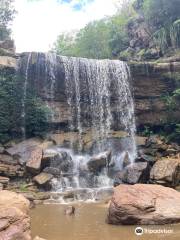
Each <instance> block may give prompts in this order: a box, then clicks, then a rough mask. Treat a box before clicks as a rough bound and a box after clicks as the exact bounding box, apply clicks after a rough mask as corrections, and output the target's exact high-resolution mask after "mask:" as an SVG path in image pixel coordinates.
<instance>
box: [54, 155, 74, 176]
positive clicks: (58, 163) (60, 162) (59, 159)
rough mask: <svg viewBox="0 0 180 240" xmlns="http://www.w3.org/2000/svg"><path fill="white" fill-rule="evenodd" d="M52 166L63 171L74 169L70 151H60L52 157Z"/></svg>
mask: <svg viewBox="0 0 180 240" xmlns="http://www.w3.org/2000/svg"><path fill="white" fill-rule="evenodd" d="M50 166H51V167H54V168H57V169H59V170H61V171H62V172H69V171H72V168H73V161H72V158H71V156H70V154H69V153H67V152H65V151H58V155H57V156H55V157H54V158H52V159H51V161H50Z"/></svg>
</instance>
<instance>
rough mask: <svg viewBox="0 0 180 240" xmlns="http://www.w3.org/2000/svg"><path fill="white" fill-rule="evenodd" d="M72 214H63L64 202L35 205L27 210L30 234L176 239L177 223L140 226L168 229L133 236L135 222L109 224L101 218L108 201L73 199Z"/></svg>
mask: <svg viewBox="0 0 180 240" xmlns="http://www.w3.org/2000/svg"><path fill="white" fill-rule="evenodd" d="M73 206H75V208H76V212H75V215H74V216H67V215H65V214H64V210H65V209H66V207H67V205H61V204H48V205H37V206H36V208H34V209H32V210H31V229H32V235H33V236H37V235H38V236H40V237H42V238H45V239H47V240H130V239H131V240H136V239H141V240H156V239H157V240H161V239H166V240H179V236H180V228H179V225H164V226H143V228H144V232H145V231H146V229H148V230H161V231H163V230H164V229H165V230H166V231H169V233H165V234H160V233H158V234H157V233H156V234H155V233H144V234H143V235H142V236H136V234H135V228H136V226H113V225H108V224H106V222H105V219H106V215H107V207H108V204H104V203H76V204H73Z"/></svg>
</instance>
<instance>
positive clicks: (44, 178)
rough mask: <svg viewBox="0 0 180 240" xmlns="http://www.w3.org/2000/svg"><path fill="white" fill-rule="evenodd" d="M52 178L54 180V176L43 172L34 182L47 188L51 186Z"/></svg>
mask: <svg viewBox="0 0 180 240" xmlns="http://www.w3.org/2000/svg"><path fill="white" fill-rule="evenodd" d="M52 178H53V175H52V174H49V173H45V172H42V173H40V174H39V175H37V176H35V177H34V178H33V180H34V182H36V183H37V184H38V185H40V186H47V185H49V183H50V181H51V179H52Z"/></svg>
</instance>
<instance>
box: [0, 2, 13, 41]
mask: <svg viewBox="0 0 180 240" xmlns="http://www.w3.org/2000/svg"><path fill="white" fill-rule="evenodd" d="M13 2H14V0H1V1H0V40H5V39H6V38H9V35H10V29H9V25H10V23H11V21H12V20H13V18H14V15H15V9H14V7H13Z"/></svg>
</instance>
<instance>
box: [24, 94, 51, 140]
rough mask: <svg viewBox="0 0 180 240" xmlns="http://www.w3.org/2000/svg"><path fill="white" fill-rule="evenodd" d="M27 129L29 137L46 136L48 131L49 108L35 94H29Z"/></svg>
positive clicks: (27, 100)
mask: <svg viewBox="0 0 180 240" xmlns="http://www.w3.org/2000/svg"><path fill="white" fill-rule="evenodd" d="M25 110H26V118H25V124H26V125H25V129H26V134H27V136H44V134H45V133H46V131H47V130H48V115H49V108H48V107H47V106H46V105H44V103H43V102H42V100H41V99H40V98H38V97H36V96H35V95H34V94H29V95H28V96H27V98H26V104H25Z"/></svg>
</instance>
